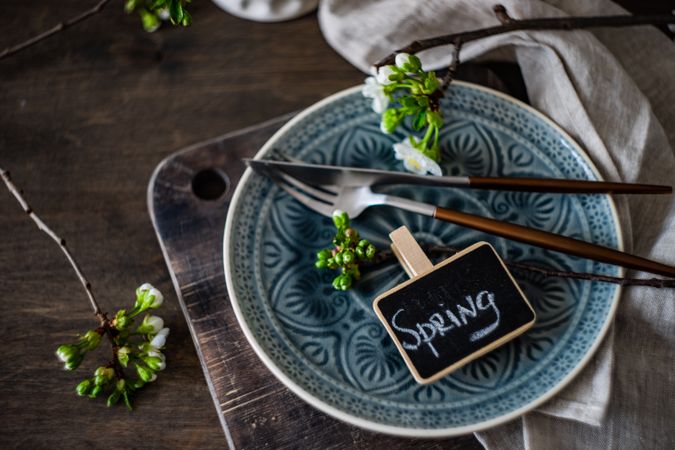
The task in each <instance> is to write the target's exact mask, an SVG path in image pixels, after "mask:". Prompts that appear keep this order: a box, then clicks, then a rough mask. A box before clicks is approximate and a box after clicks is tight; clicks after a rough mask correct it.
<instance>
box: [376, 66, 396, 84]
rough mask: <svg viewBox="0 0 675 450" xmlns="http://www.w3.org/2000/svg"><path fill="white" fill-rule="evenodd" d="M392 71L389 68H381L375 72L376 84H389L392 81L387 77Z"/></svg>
mask: <svg viewBox="0 0 675 450" xmlns="http://www.w3.org/2000/svg"><path fill="white" fill-rule="evenodd" d="M393 73H394V71H393V69H392V68H391V67H389V66H382V67H380V70H378V71H377V82H378V83H380V84H391V83H393V81H391V80H390V79H389V75H391V74H393Z"/></svg>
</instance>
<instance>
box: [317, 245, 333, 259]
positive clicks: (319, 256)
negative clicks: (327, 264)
mask: <svg viewBox="0 0 675 450" xmlns="http://www.w3.org/2000/svg"><path fill="white" fill-rule="evenodd" d="M332 255H333V254H332V253H331V251H330V250H329V249H327V248H324V249H323V250H321V251H319V252H318V253H317V254H316V259H318V260H320V261H323V260H326V259H328V258H330V257H331V256H332Z"/></svg>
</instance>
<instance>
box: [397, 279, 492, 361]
mask: <svg viewBox="0 0 675 450" xmlns="http://www.w3.org/2000/svg"><path fill="white" fill-rule="evenodd" d="M465 299H466V303H467V305H459V304H457V305H455V307H456V308H455V311H456V313H454V312H452V311H451V310H450V309H449V308H446V309H445V310H444V311H439V312H435V313H433V314H432V315H430V316H429V318H428V319H427V322H424V323H419V322H418V323H416V324H415V328H414V329H413V328H406V327H403V326H401V325H400V323H401V321H399V322H398V323H397V318H398V317H399V315H403V316H405V309H403V308H401V309H399V310H398V311H396V313H395V314H394V316H393V317H392V318H391V325H392V326H393V327H394V329H395V330H397V331H399V332H401V333H404V334H407V335H409V336H410V338H411V339H412V341H413V343H411V342H406V341H401V345H403V348H404V349H406V350H412V351H415V350H417V349H419V348H420V347H421V346H423V345H425V344H426V345H427V346H428V347H429V349H430V350H431V353H433V355H434V356H435V357H436V358H438V351H436V348H435V347H434V346H433V344H432V341H433V340H434V339H435V338H436V337H438V336H441V337H443V336H445V335H446V333H448V331H450V330H452V329H455V328H462V327H464V326H467V325H468V324H469V323H470V322H471V319H475V318H477V317H478V315H479V314H481V313H482V312H484V311H490V310H492V311H493V313H494V316H495V318H494V321H493V322H492V323H491V324H490V325H488V326H486V327H484V328H481V329H480V330H477V331H474V332H472V333H471V334H470V335H469V341H470V342H475V341H477V340H479V339H482V338H484V337H486V336H488V335H489V334H490V333H492V332H493V331H494V330H496V329H497V327H499V308H497V305H496V304H495V295H494V294H493V293H492V292H488V291H482V292H479V293H478V295H476V301H475V302H474V299H473V298H472V297H471V296H470V295H467V296H466V297H465ZM439 307H441V308H444V307H445V305H444V304H442V303H441V304H439ZM446 319H447V320H448V323H447V324H446Z"/></svg>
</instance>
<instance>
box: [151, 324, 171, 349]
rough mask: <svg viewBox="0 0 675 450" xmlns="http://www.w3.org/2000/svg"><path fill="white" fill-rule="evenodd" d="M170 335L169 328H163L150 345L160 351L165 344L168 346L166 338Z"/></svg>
mask: <svg viewBox="0 0 675 450" xmlns="http://www.w3.org/2000/svg"><path fill="white" fill-rule="evenodd" d="M168 335H169V329H168V328H162V329H161V330H159V332H158V333H157V335H156V336H155V337H154V338H152V340H151V341H150V345H151V346H152V347H154V348H156V349H160V348H162V347H164V344H166V337H167V336H168Z"/></svg>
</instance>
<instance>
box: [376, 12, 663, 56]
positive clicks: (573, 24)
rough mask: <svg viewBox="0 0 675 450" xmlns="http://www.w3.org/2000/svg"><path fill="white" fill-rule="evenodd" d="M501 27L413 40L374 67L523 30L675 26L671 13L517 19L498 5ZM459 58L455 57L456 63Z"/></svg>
mask: <svg viewBox="0 0 675 450" xmlns="http://www.w3.org/2000/svg"><path fill="white" fill-rule="evenodd" d="M493 10H494V12H495V15H496V16H497V19H498V20H499V22H500V23H501V25H497V26H493V27H487V28H480V29H478V30H471V31H463V32H460V33H453V34H446V35H443V36H437V37H433V38H429V39H420V40H417V41H413V42H411V43H410V44H408V45H406V46H405V47H403V48H400V49H398V50H396V51H394V52H393V53H392V54H390V55H388V56H386V57H384V58H383V59H381V60H380V61H379V62H377V63H376V64H375V67H381V66H386V65H390V64H393V63H394V60H395V58H396V55H397V54H398V53H410V54H415V53H419V52H421V51H423V50H427V49H430V48H434V47H440V46H443V45H453V46H454V47H455V52H456V53H457V54H459V50H458V48H460V47H461V46H462V45H463V44H466V43H467V42H471V41H476V40H479V39H483V38H486V37H490V36H495V35H498V34H504V33H510V32H512V31H523V30H577V29H584V28H596V27H632V26H636V25H667V24H672V23H675V17H673V15H672V14H641V15H622V16H590V17H549V18H542V19H522V20H520V19H514V18H512V17H511V16H509V14H508V12H507V11H506V8H505V7H504V6H503V5H495V6H494V8H493ZM456 60H458V58H456V59H455V58H453V64H454V61H456Z"/></svg>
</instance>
